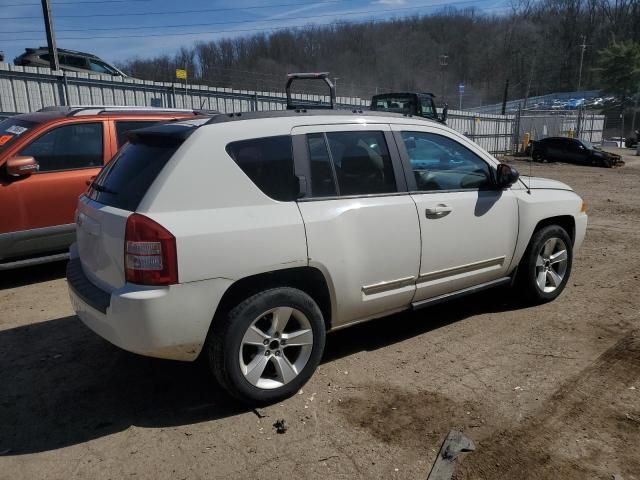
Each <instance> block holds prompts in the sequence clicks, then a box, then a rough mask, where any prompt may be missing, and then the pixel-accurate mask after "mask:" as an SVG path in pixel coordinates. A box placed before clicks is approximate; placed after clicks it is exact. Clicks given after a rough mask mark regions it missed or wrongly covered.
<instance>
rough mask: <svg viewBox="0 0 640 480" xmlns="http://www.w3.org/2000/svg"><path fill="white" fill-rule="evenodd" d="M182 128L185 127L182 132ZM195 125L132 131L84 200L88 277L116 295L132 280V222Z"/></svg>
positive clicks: (80, 226) (80, 242)
mask: <svg viewBox="0 0 640 480" xmlns="http://www.w3.org/2000/svg"><path fill="white" fill-rule="evenodd" d="M181 127H182V128H181ZM192 129H193V125H180V124H179V123H176V124H172V125H159V126H154V127H150V128H145V129H141V130H136V131H133V132H129V134H128V136H129V140H130V142H129V143H128V144H126V145H125V146H124V147H122V149H121V150H120V151H119V152H118V154H117V155H116V156H115V157H114V159H113V160H112V161H111V162H109V163H108V164H107V165H106V166H105V167H104V168H103V169H102V171H101V172H100V174H99V175H98V176H97V177H96V179H95V180H94V182H93V183H92V184H91V186H90V187H89V190H88V191H87V193H86V194H85V195H83V196H82V197H81V198H80V201H79V203H78V214H77V219H76V223H77V248H78V254H79V256H80V262H81V264H82V269H83V271H84V273H85V275H86V276H87V277H88V278H89V280H91V281H92V282H93V283H94V284H95V285H97V286H98V287H100V288H102V289H103V290H106V291H108V292H111V291H113V290H115V289H117V288H120V287H122V286H123V285H124V284H125V282H126V275H125V267H124V242H125V232H126V226H127V219H128V218H129V216H130V215H131V214H132V213H133V212H135V211H136V209H137V208H138V206H139V205H140V202H141V201H142V199H143V197H144V196H145V194H146V193H147V190H149V187H150V186H151V184H152V183H153V182H154V180H155V179H156V178H157V176H158V174H159V173H160V171H161V170H162V169H163V168H164V167H165V165H166V164H167V163H168V162H169V160H170V159H171V157H172V156H173V154H174V153H175V152H176V150H177V149H178V148H179V147H180V145H181V144H182V142H183V141H184V140H185V139H186V138H187V136H188V135H189V134H190V133H191V130H192Z"/></svg>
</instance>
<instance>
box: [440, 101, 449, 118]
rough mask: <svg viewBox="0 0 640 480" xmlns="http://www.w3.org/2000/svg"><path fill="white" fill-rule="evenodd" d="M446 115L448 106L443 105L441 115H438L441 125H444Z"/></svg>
mask: <svg viewBox="0 0 640 480" xmlns="http://www.w3.org/2000/svg"><path fill="white" fill-rule="evenodd" d="M448 113H449V105H448V104H446V103H445V104H444V107H442V113H441V114H440V121H441V122H442V123H446V121H447V114H448Z"/></svg>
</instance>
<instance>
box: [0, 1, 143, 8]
mask: <svg viewBox="0 0 640 480" xmlns="http://www.w3.org/2000/svg"><path fill="white" fill-rule="evenodd" d="M132 2H153V0H99V1H97V2H96V1H90V0H77V1H75V2H51V3H52V4H53V5H79V4H81V3H84V4H92V3H93V4H102V3H132ZM35 5H40V4H39V3H37V2H35V3H4V4H2V5H0V8H2V7H31V6H35Z"/></svg>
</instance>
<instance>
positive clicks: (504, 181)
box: [497, 163, 520, 188]
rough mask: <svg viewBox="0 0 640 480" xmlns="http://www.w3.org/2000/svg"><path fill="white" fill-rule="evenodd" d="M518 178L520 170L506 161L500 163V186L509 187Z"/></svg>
mask: <svg viewBox="0 0 640 480" xmlns="http://www.w3.org/2000/svg"><path fill="white" fill-rule="evenodd" d="M518 178H520V174H519V173H518V170H516V169H515V168H513V167H512V166H511V165H507V164H506V163H501V164H500V165H498V175H497V184H498V187H500V188H509V187H510V186H511V185H513V184H514V183H516V182H517V181H518Z"/></svg>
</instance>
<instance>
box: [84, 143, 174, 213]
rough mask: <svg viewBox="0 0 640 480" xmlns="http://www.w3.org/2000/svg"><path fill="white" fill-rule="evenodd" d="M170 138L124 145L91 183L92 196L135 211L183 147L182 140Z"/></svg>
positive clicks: (110, 204) (94, 198)
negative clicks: (174, 155) (170, 160)
mask: <svg viewBox="0 0 640 480" xmlns="http://www.w3.org/2000/svg"><path fill="white" fill-rule="evenodd" d="M171 140H172V139H165V140H162V139H157V141H155V142H152V143H149V144H146V143H130V144H128V145H125V147H124V148H123V149H122V150H120V152H119V153H118V154H117V155H116V156H115V158H114V159H113V160H112V161H111V162H109V163H108V164H107V165H106V166H105V167H104V169H103V170H102V171H101V172H100V174H99V175H98V177H97V178H96V180H95V181H94V183H92V184H91V188H90V189H89V193H88V195H89V198H92V199H93V200H96V201H97V202H100V203H102V204H104V205H109V206H112V207H116V208H121V209H123V210H128V211H131V212H133V211H135V210H136V209H137V208H138V205H140V202H141V201H142V198H143V197H144V195H145V194H146V193H147V190H149V187H150V186H151V184H152V183H153V181H154V180H155V179H156V177H157V176H158V174H159V173H160V171H161V170H162V169H163V168H164V166H165V165H166V164H167V162H168V161H169V159H170V158H171V157H172V156H173V154H174V153H175V151H176V150H177V149H178V147H179V146H180V143H179V142H176V141H171Z"/></svg>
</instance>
